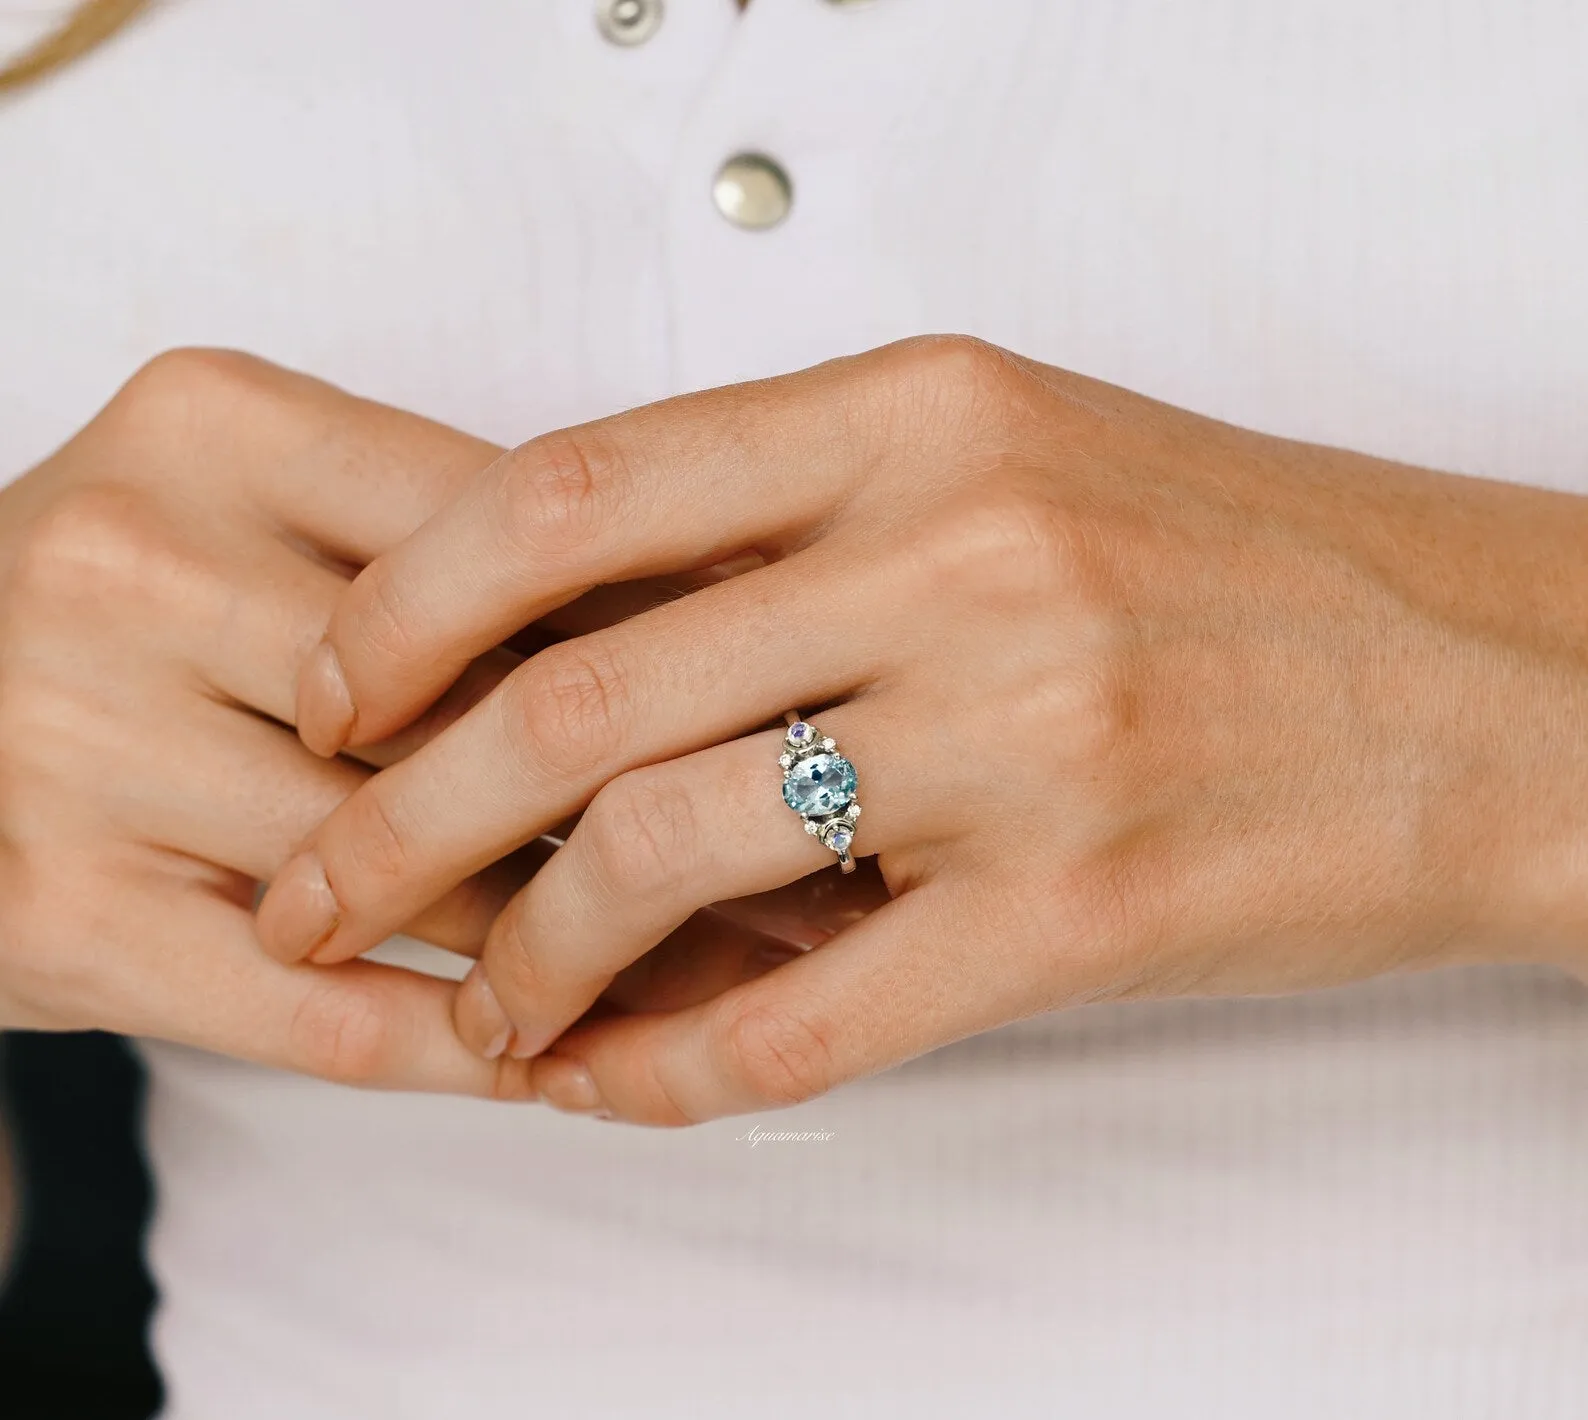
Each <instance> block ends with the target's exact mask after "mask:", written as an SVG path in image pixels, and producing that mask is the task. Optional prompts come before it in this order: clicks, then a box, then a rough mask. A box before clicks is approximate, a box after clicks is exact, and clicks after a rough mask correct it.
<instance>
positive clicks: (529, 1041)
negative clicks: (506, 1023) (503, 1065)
mask: <svg viewBox="0 0 1588 1420" xmlns="http://www.w3.org/2000/svg"><path fill="white" fill-rule="evenodd" d="M560 1034H561V1032H560V1031H555V1030H544V1029H542V1030H524V1029H523V1028H522V1027H521V1028H520V1029H519V1030H517V1031H515V1032H514V1033H513V1044H512V1047H511V1049H510V1050H509V1052H508V1053H509V1054H510V1055H511V1056H512V1057H513V1059H515V1060H529V1059H531V1058H532V1057H534V1056H536V1055H539V1054H540V1052H541V1051H543V1050H544V1049H545V1048H546V1047H547V1046H548V1045H550V1044H551V1043H552V1041H554V1040H556V1039H557V1037H558V1036H559V1035H560Z"/></svg>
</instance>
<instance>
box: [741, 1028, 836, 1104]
mask: <svg viewBox="0 0 1588 1420" xmlns="http://www.w3.org/2000/svg"><path fill="white" fill-rule="evenodd" d="M726 1043H727V1056H728V1061H729V1068H730V1069H731V1070H732V1071H733V1072H734V1074H735V1075H736V1076H737V1078H738V1080H739V1082H740V1083H741V1084H742V1085H743V1086H744V1087H745V1089H746V1090H747V1091H748V1092H749V1094H750V1095H751V1096H752V1097H753V1098H755V1099H757V1100H761V1101H764V1102H765V1103H767V1104H769V1105H790V1104H801V1103H803V1102H804V1101H805V1100H809V1099H814V1098H815V1097H816V1096H817V1095H820V1094H823V1093H825V1092H826V1091H827V1090H829V1089H831V1088H832V1087H833V1085H834V1084H836V1083H837V1077H836V1071H835V1067H834V1052H833V1031H832V1027H831V1026H830V1025H828V1024H827V1022H826V1021H825V1019H824V1018H823V1017H822V1016H821V1015H820V1014H818V1013H816V1012H814V1011H813V1010H811V1009H810V1008H809V1006H808V1004H806V1005H804V1006H803V1008H802V1007H801V1006H798V1005H795V1004H792V1003H780V1004H769V1003H762V1004H759V1005H755V1006H750V1007H748V1008H745V1009H743V1010H741V1011H740V1012H739V1013H738V1014H737V1015H735V1016H733V1017H732V1018H731V1019H730V1021H729V1022H728V1025H727V1029H726Z"/></svg>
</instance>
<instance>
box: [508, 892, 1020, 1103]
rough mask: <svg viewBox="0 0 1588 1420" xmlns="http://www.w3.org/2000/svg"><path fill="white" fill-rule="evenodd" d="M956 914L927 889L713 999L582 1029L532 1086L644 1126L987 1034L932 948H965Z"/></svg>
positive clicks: (800, 1092)
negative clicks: (949, 945)
mask: <svg viewBox="0 0 1588 1420" xmlns="http://www.w3.org/2000/svg"><path fill="white" fill-rule="evenodd" d="M955 915H956V914H955V913H954V912H953V911H952V897H951V894H950V892H949V891H948V890H946V885H940V884H936V883H930V884H927V885H925V886H923V887H920V888H917V889H916V890H914V891H913V892H910V893H907V894H906V895H905V896H903V897H901V898H899V899H897V900H895V901H893V902H891V903H889V904H888V905H887V906H885V907H883V908H881V909H880V910H878V911H877V912H875V913H873V914H872V915H871V916H869V917H867V918H865V919H864V920H863V921H861V922H859V923H857V924H856V925H854V926H852V927H849V928H847V929H845V930H844V931H843V932H841V933H839V934H838V936H836V937H834V938H833V939H832V940H831V941H830V942H828V943H826V944H825V945H824V946H821V947H818V948H816V949H814V950H812V951H810V952H808V953H806V954H805V955H804V956H802V957H799V958H797V959H796V960H793V961H790V962H788V963H786V964H785V965H783V966H780V967H778V968H776V969H775V970H773V971H770V972H768V973H767V974H766V975H764V976H761V977H759V978H757V979H756V980H753V981H750V982H747V983H745V984H744V985H741V986H737V987H735V988H733V989H732V990H729V991H727V992H725V993H724V994H723V995H721V996H718V997H716V998H715V999H714V1000H712V1001H708V1002H705V1003H703V1004H701V1005H698V1006H693V1007H690V1008H689V1009H687V1010H682V1011H675V1012H670V1013H666V1014H648V1015H635V1016H624V1017H611V1018H604V1019H600V1020H594V1021H590V1022H586V1023H582V1024H580V1025H578V1026H576V1027H574V1028H573V1029H572V1030H570V1031H568V1032H567V1033H566V1034H565V1035H564V1036H562V1038H561V1039H560V1040H558V1041H557V1043H556V1044H555V1045H553V1046H552V1048H551V1049H550V1051H548V1052H547V1053H546V1054H544V1055H542V1056H540V1057H538V1058H537V1059H536V1060H534V1061H533V1062H531V1064H532V1066H533V1071H532V1074H531V1077H530V1079H531V1083H532V1085H533V1087H534V1089H535V1091H536V1093H537V1094H539V1095H540V1097H541V1098H542V1099H543V1100H544V1101H545V1102H546V1103H547V1104H551V1105H554V1106H556V1107H557V1108H559V1109H565V1110H571V1111H575V1112H578V1113H586V1114H599V1115H601V1116H603V1117H607V1118H616V1119H624V1120H629V1121H631V1122H633V1123H636V1124H655V1125H680V1124H695V1123H699V1122H701V1121H703V1120H707V1119H715V1118H718V1117H720V1116H723V1115H730V1114H744V1113H747V1112H750V1111H754V1110H763V1109H769V1108H775V1107H778V1106H782V1105H792V1104H799V1103H801V1102H803V1101H805V1100H808V1099H813V1098H815V1097H816V1096H817V1095H821V1094H825V1093H826V1092H827V1091H828V1090H830V1089H833V1088H835V1087H836V1086H838V1085H841V1084H844V1083H846V1082H848V1081H850V1080H853V1079H856V1078H858V1077H860V1076H862V1075H867V1074H871V1073H873V1072H875V1071H878V1070H882V1069H886V1068H888V1067H889V1066H892V1065H896V1064H900V1063H902V1062H903V1061H905V1060H908V1059H909V1058H911V1057H912V1056H915V1055H919V1054H921V1053H922V1052H923V1051H927V1050H931V1049H933V1048H934V1047H936V1046H939V1045H945V1044H947V1043H948V1042H949V1041H951V1040H954V1039H957V1038H958V1037H959V1036H962V1035H967V1034H970V1033H971V1032H973V1031H974V1030H977V1029H979V1028H981V1023H980V1022H979V1021H977V1020H976V1019H973V1018H972V1019H967V1018H966V1015H965V1011H964V1002H965V999H966V997H967V995H968V993H967V991H966V990H965V988H964V983H963V982H961V983H960V984H958V985H957V986H956V984H955V982H953V981H950V980H946V979H945V975H944V972H945V967H957V966H958V965H959V958H960V953H959V951H957V950H950V951H949V952H947V953H941V952H939V951H937V950H934V948H935V947H936V946H937V945H938V944H939V943H945V942H947V943H953V944H954V946H956V947H957V946H958V942H956V941H955V938H956V935H958V936H960V939H961V940H963V937H962V934H958V933H957V929H956V928H955V926H954V917H955ZM953 974H954V975H956V976H957V975H958V974H959V973H958V971H954V972H953ZM995 1023H996V1022H995V1021H989V1022H987V1024H989V1025H990V1024H995Z"/></svg>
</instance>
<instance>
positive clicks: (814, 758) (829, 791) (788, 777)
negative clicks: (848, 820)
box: [783, 754, 855, 817]
mask: <svg viewBox="0 0 1588 1420" xmlns="http://www.w3.org/2000/svg"><path fill="white" fill-rule="evenodd" d="M854 797H855V766H854V765H852V764H851V763H850V762H849V761H848V760H847V759H845V758H844V757H843V755H841V754H812V755H808V756H807V757H806V758H804V759H802V760H800V761H799V762H798V763H797V764H796V765H794V767H793V768H792V769H790V770H789V772H788V773H787V774H785V775H784V776H783V802H784V803H785V804H787V805H788V806H789V807H790V808H791V809H793V810H794V812H795V813H797V814H805V815H806V816H807V817H809V816H811V815H816V816H821V815H825V814H835V813H837V812H838V811H839V810H840V809H846V808H848V807H849V805H850V804H851V803H852V802H853V801H854Z"/></svg>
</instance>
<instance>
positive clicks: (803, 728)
mask: <svg viewBox="0 0 1588 1420" xmlns="http://www.w3.org/2000/svg"><path fill="white" fill-rule="evenodd" d="M783 718H784V719H785V720H786V721H787V722H788V730H787V732H786V733H785V734H784V736H783V752H782V754H780V755H779V756H778V761H777V762H778V764H779V765H781V766H782V769H783V802H784V803H785V804H787V805H788V806H789V808H791V809H792V810H793V811H794V812H795V813H797V814H798V815H799V816H800V818H801V819H803V820H804V823H805V832H806V833H808V834H810V835H811V836H812V837H813V838H815V839H817V840H818V841H819V842H820V843H821V844H822V846H823V847H824V848H829V849H831V850H832V851H833V852H834V853H836V854H837V855H838V866H839V868H840V869H842V870H843V871H844V872H846V873H852V872H854V870H855V860H854V858H852V857H851V856H850V853H849V849H850V846H851V845H852V844H853V843H854V841H855V821H856V820H857V819H858V818H859V817H860V804H859V803H858V801H857V800H856V797H855V796H856V794H857V793H858V785H857V783H856V775H855V766H854V765H853V764H851V763H850V762H849V761H848V760H847V759H846V758H845V757H844V756H843V754H842V753H840V752H839V749H838V742H837V741H836V740H834V739H833V738H832V737H831V736H829V735H824V734H823V733H822V732H821V731H820V730H819V729H817V728H816V726H815V725H813V724H811V723H810V722H809V721H808V720H802V719H801V718H800V715H799V712H798V711H797V710H790V711H789V712H788V714H787V715H785V716H784V717H783Z"/></svg>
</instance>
